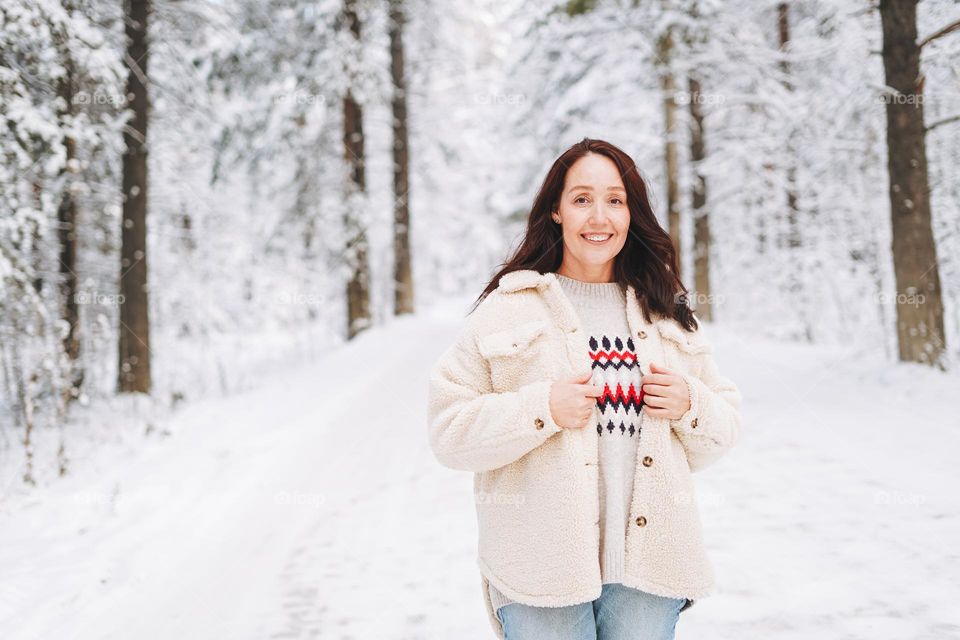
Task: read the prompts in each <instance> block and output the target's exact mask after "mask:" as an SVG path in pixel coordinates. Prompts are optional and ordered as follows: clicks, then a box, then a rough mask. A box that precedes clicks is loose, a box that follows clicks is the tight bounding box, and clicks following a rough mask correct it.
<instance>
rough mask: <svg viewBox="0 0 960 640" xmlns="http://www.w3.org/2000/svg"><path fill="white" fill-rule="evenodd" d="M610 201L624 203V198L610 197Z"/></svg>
mask: <svg viewBox="0 0 960 640" xmlns="http://www.w3.org/2000/svg"><path fill="white" fill-rule="evenodd" d="M610 202H613V203H616V204H623V200H621V199H620V198H610Z"/></svg>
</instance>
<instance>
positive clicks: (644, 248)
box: [471, 138, 698, 331]
mask: <svg viewBox="0 0 960 640" xmlns="http://www.w3.org/2000/svg"><path fill="white" fill-rule="evenodd" d="M588 153H599V154H602V155H604V156H606V157H608V158H610V159H611V160H612V161H613V162H614V164H616V165H617V168H618V169H619V171H620V177H621V179H622V180H623V186H624V188H625V189H626V191H627V207H628V208H629V210H630V225H629V227H628V230H627V239H626V242H625V243H624V245H623V249H621V250H620V253H618V254H617V256H616V257H615V258H614V266H613V277H614V280H615V281H616V282H618V283H620V285H621V286H623V287H624V289H625V288H626V285H627V284H632V285H633V288H634V290H635V291H636V294H637V300H638V302H639V303H640V308H641V309H642V310H643V316H644V318H645V319H646V320H647V322H653V318H652V314H657V315H659V316H665V317H668V318H674V319H675V320H676V321H677V322H679V323H680V324H681V325H682V326H683V327H684V328H685V329H687V330H688V331H695V330H696V329H697V326H698V325H697V320H696V318H695V317H694V316H693V311H691V309H690V307H688V306H687V304H686V300H687V295H686V294H687V289H686V287H684V286H683V282H681V281H680V278H679V277H677V273H678V272H679V268H678V262H677V252H676V250H675V249H674V246H673V242H672V241H671V240H670V236H669V235H668V234H667V232H666V231H664V230H663V228H662V227H661V226H660V223H659V222H657V218H656V216H655V215H654V213H653V209H652V208H651V206H650V201H649V199H648V198H647V185H646V183H645V182H644V180H643V178H642V177H641V176H640V172H639V170H638V169H637V165H636V164H635V163H634V161H633V159H632V158H631V157H630V156H628V155H627V154H626V153H624V152H623V151H622V150H621V149H619V148H618V147H616V146H615V145H612V144H610V143H609V142H605V141H604V140H592V139H590V138H584V139H583V140H581V141H580V142H578V143H576V144H575V145H573V146H572V147H570V148H569V149H567V150H566V151H564V152H563V154H562V155H561V156H560V157H559V158H557V159H556V161H555V162H554V163H553V166H551V167H550V170H549V171H548V172H547V177H546V178H544V180H543V184H542V185H541V186H540V191H539V192H538V193H537V197H536V199H535V200H534V201H533V208H532V209H531V210H530V217H529V219H528V220H527V230H526V233H525V234H524V238H523V242H521V243H520V247H519V248H518V249H517V250H516V251H515V252H514V254H513V256H511V257H510V259H508V260H507V261H506V262H505V263H504V264H503V265H501V267H502V268H501V269H500V271H499V272H498V273H497V275H495V276H494V277H493V279H492V280H491V281H490V283H489V284H488V285H487V286H486V288H485V289H484V290H483V293H481V294H480V297H479V298H477V301H476V302H475V303H474V306H473V309H476V307H477V305H479V304H480V302H481V301H482V300H483V299H484V298H486V297H487V295H489V294H490V292H492V291H493V290H495V289H496V288H497V286H498V285H499V284H500V278H502V277H503V276H504V275H506V274H508V273H510V272H511V271H519V270H521V269H533V270H536V271H538V272H540V273H547V272H556V270H557V269H559V268H560V263H561V262H562V260H563V231H562V230H561V229H560V225H558V224H556V223H555V222H553V220H551V217H550V214H551V212H553V211H556V210H557V207H559V206H560V196H561V194H562V193H563V184H564V180H565V179H566V176H567V170H568V169H569V168H570V167H571V166H573V163H574V162H576V161H577V160H579V159H580V158H582V157H583V156H585V155H587V154H588ZM473 309H471V312H472V311H473Z"/></svg>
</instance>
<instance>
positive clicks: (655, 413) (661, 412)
mask: <svg viewBox="0 0 960 640" xmlns="http://www.w3.org/2000/svg"><path fill="white" fill-rule="evenodd" d="M643 411H644V412H645V413H646V414H647V415H648V416H650V417H651V418H669V417H670V411H668V410H667V409H657V408H656V407H651V406H650V405H644V406H643Z"/></svg>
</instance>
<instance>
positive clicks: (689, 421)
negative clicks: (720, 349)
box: [670, 353, 741, 472]
mask: <svg viewBox="0 0 960 640" xmlns="http://www.w3.org/2000/svg"><path fill="white" fill-rule="evenodd" d="M701 357H702V358H704V365H703V370H702V373H701V375H700V377H697V376H694V375H690V374H683V375H682V377H683V379H684V380H685V381H686V383H687V388H688V389H689V392H690V409H689V410H687V412H686V413H685V414H683V415H682V416H680V417H679V418H677V419H676V420H671V421H670V426H671V427H672V429H673V432H674V433H675V434H677V438H678V439H679V440H680V443H681V444H682V445H683V448H684V450H685V451H686V453H687V462H688V463H689V465H690V471H691V472H696V471H700V470H702V469H706V468H707V467H709V466H710V465H712V464H713V463H714V462H716V461H717V460H718V459H720V457H721V456H723V454H724V453H726V452H727V451H728V450H729V449H730V448H731V447H733V445H734V444H736V443H737V441H738V440H739V439H740V422H741V417H740V400H741V395H740V391H739V390H738V389H737V387H736V385H735V384H734V383H733V382H732V381H731V380H729V379H728V378H725V377H723V376H721V375H720V372H719V371H718V370H717V363H716V362H715V361H714V359H713V356H711V355H710V354H709V353H706V354H703V355H702V356H701Z"/></svg>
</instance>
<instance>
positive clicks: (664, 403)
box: [643, 396, 670, 409]
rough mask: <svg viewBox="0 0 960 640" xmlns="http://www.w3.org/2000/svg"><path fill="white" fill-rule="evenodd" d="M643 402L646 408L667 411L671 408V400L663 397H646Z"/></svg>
mask: <svg viewBox="0 0 960 640" xmlns="http://www.w3.org/2000/svg"><path fill="white" fill-rule="evenodd" d="M643 402H644V404H646V406H648V407H655V408H657V409H667V408H669V406H670V398H664V397H663V396H644V397H643Z"/></svg>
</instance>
